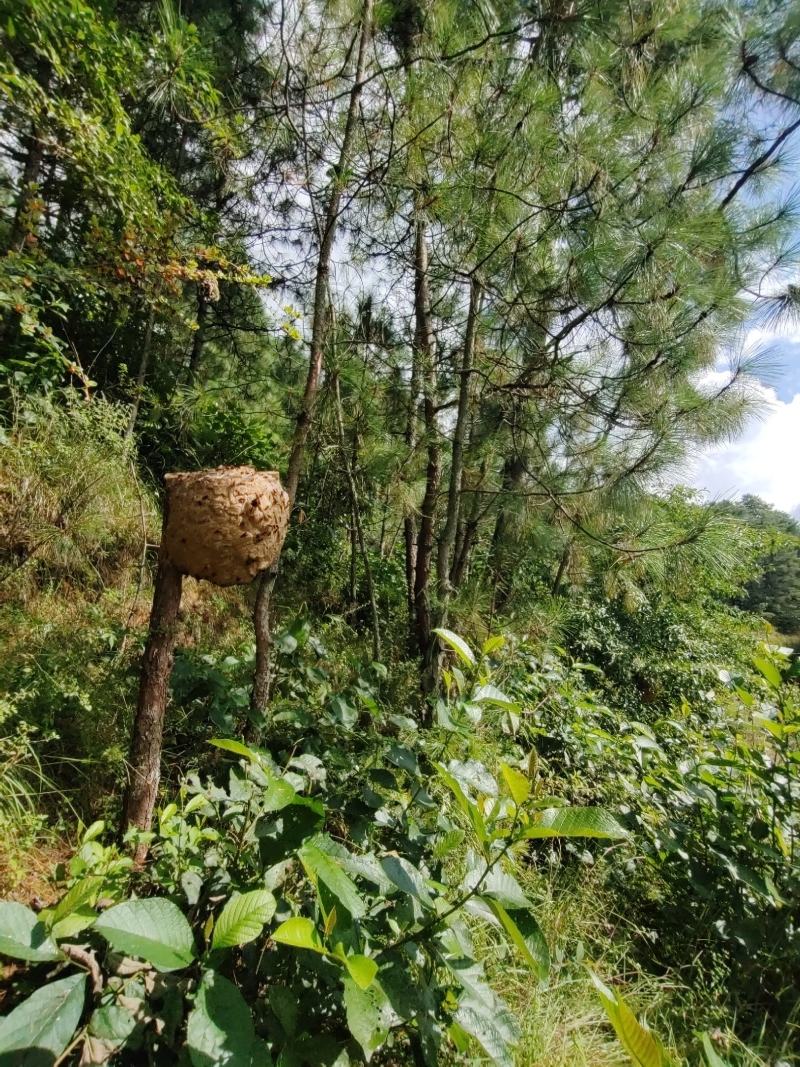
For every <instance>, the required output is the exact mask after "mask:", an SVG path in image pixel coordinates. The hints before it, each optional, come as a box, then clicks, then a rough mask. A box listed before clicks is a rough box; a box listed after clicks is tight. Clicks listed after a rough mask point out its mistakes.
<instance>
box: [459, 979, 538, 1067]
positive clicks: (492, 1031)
mask: <svg viewBox="0 0 800 1067" xmlns="http://www.w3.org/2000/svg"><path fill="white" fill-rule="evenodd" d="M446 962H447V965H448V967H449V968H450V970H451V972H452V973H453V974H454V975H455V977H456V979H457V980H458V981H459V982H460V984H461V985H462V986H463V988H464V992H463V993H462V995H461V997H460V998H459V1002H458V1010H457V1011H456V1014H455V1017H454V1021H455V1024H456V1026H457V1027H459V1029H460V1030H461V1031H463V1032H464V1033H466V1034H469V1035H470V1036H471V1037H473V1038H474V1039H475V1040H476V1041H477V1042H478V1043H479V1044H480V1045H481V1046H482V1047H483V1049H484V1050H485V1051H486V1053H487V1054H488V1056H489V1057H490V1059H491V1061H492V1063H493V1064H496V1065H497V1067H513V1064H514V1046H515V1044H516V1043H517V1042H518V1041H519V1037H520V1032H519V1024H518V1023H517V1020H516V1018H515V1016H514V1014H513V1013H512V1012H511V1011H510V1010H509V1008H508V1005H507V1004H506V1003H505V1002H504V1001H503V1000H502V999H501V998H500V997H498V996H497V994H496V993H495V992H494V990H493V989H492V988H491V987H490V986H489V984H488V982H487V981H486V976H485V974H484V971H483V967H482V966H481V965H480V964H476V963H475V962H474V961H473V960H466V959H457V960H447V961H446Z"/></svg>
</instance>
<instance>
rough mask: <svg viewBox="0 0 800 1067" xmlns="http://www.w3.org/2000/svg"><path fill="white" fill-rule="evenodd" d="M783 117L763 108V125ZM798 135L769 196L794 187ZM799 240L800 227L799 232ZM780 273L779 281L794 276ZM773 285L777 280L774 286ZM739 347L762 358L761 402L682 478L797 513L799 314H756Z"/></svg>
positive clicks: (799, 170) (716, 495) (711, 493)
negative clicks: (778, 318)
mask: <svg viewBox="0 0 800 1067" xmlns="http://www.w3.org/2000/svg"><path fill="white" fill-rule="evenodd" d="M781 119H785V115H783V116H781V115H780V113H777V112H776V113H774V114H772V115H770V114H769V112H768V111H767V110H766V109H765V110H762V111H761V113H760V120H759V121H760V122H761V121H763V123H764V132H765V133H766V127H767V126H772V128H773V129H774V126H775V125H776V124H778V123H780V121H781ZM799 162H800V140H799V139H798V137H797V136H795V138H794V143H791V142H790V143H789V146H788V151H787V152H786V153H785V154H784V156H783V159H782V161H781V169H780V172H779V175H778V178H777V180H776V181H775V183H774V184H773V185H772V187H771V189H770V190H769V193H768V195H767V197H766V198H767V199H770V200H772V199H777V198H781V199H782V198H787V197H789V196H790V195H791V194H792V192H793V191H795V192H796V191H797V190H798V180H799V179H800V166H799V165H798V164H799ZM797 238H798V242H800V231H798V233H797ZM798 280H800V279H798V278H797V277H796V276H795V277H786V276H784V277H783V278H782V279H780V280H779V281H780V283H782V285H783V286H785V284H786V282H787V281H794V282H797V281H798ZM776 287H777V286H776ZM743 352H744V353H745V355H747V354H748V353H753V352H758V354H759V361H760V362H761V363H763V367H764V369H763V371H761V372H760V381H759V384H758V387H757V389H758V392H759V393H760V394H761V399H762V401H763V403H762V404H761V410H760V412H759V414H758V415H755V416H753V417H752V418H750V419H748V421H747V423H746V424H745V426H744V427H743V430H742V433H741V434H740V435H739V437H737V438H736V439H735V440H733V441H729V442H725V443H723V444H721V445H718V446H715V447H714V448H710V449H707V450H706V451H704V452H703V453H701V455H700V456H698V457H697V459H696V460H695V461H694V463H693V464H692V465H691V467H690V469H688V470H687V471H686V480H688V481H689V483H690V484H691V485H694V486H696V487H697V488H698V489H702V490H704V491H705V492H706V493H707V494H708V497H709V499H712V500H719V499H721V498H723V497H728V498H731V497H738V496H741V495H742V493H754V494H756V495H757V496H760V497H762V498H763V499H764V500H766V501H768V503H770V504H772V505H773V506H774V507H777V508H780V509H781V510H782V511H788V512H789V513H791V514H793V515H795V516H796V517H797V518H800V318H795V319H794V320H791V319H787V320H786V321H783V322H777V323H775V322H770V323H769V324H765V323H763V322H759V321H758V319H754V320H753V322H752V324H751V328H750V330H749V331H748V333H747V335H746V337H745V338H744V342H743Z"/></svg>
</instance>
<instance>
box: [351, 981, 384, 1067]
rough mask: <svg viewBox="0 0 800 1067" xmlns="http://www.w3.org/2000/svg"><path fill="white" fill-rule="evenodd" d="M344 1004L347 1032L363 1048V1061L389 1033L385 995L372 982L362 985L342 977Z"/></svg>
mask: <svg viewBox="0 0 800 1067" xmlns="http://www.w3.org/2000/svg"><path fill="white" fill-rule="evenodd" d="M343 984H344V1007H345V1013H346V1015H347V1025H348V1027H349V1029H350V1033H351V1034H352V1035H353V1037H354V1038H355V1039H356V1041H357V1042H358V1043H359V1045H361V1048H362V1049H363V1050H364V1058H365V1059H366V1061H367V1063H369V1061H370V1060H371V1059H372V1054H373V1053H374V1052H375V1051H376V1049H379V1048H380V1047H381V1045H382V1044H383V1043H384V1041H385V1040H386V1038H387V1036H388V1034H389V1025H388V1019H387V1013H386V1012H385V1011H383V1010H382V1008H383V1007H384V1006H385V1000H386V995H385V993H384V992H383V990H382V989H380V987H378V986H375V985H373V986H372V988H370V989H364V988H362V986H361V985H360V984H359V983H357V982H354V981H353V980H352V979H351V978H349V977H347V978H345V979H344V982H343Z"/></svg>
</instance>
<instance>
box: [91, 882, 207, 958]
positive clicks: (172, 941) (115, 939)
mask: <svg viewBox="0 0 800 1067" xmlns="http://www.w3.org/2000/svg"><path fill="white" fill-rule="evenodd" d="M94 928H95V930H97V932H98V933H99V934H102V935H103V937H104V938H105V939H106V941H108V943H109V944H110V945H111V947H112V948H113V949H116V951H117V952H124V953H126V954H127V955H129V956H138V957H139V958H140V959H143V960H146V961H147V962H148V963H152V965H153V966H154V967H155V969H156V970H157V971H177V970H180V968H181V967H188V966H189V964H190V963H191V962H192V960H193V959H194V937H193V935H192V928H191V927H190V926H189V923H188V922H187V921H186V917H185V916H184V914H183V912H182V911H181V910H180V908H178V907H176V905H175V904H173V903H172V901H171V900H167V899H165V898H164V897H148V898H147V899H145V900H126V901H125V902H124V903H122V904H116V905H115V906H114V907H113V908H109V909H108V911H106V912H103V914H102V915H101V916H100V918H99V919H98V920H97V922H96V923H95V925H94Z"/></svg>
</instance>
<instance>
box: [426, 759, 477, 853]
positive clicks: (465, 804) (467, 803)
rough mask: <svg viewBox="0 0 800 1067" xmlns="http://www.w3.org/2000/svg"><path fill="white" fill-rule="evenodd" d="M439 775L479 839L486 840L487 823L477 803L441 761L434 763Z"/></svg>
mask: <svg viewBox="0 0 800 1067" xmlns="http://www.w3.org/2000/svg"><path fill="white" fill-rule="evenodd" d="M434 767H435V768H436V771H437V773H438V774H439V777H440V778H441V779H442V781H443V782H444V784H445V785H446V786H447V788H448V789H449V790H450V792H451V793H452V794H453V796H454V797H455V798H456V802H457V804H458V806H459V807H460V808H461V810H462V811H463V812H464V814H465V815H466V816H467V818H468V819H469V821H470V822H471V824H472V828H473V830H474V831H475V833H476V834H477V836H478V840H479V841H482V842H485V841H486V840H487V834H486V823H485V822H484V819H483V815H482V814H481V812H480V809H479V808H478V806H477V804H476V803H475V802H474V801H472V800H470V798H469V797H468V796H467V794H466V793H465V792H464V790H463V789H462V788H461V785H460V783H459V782H458V780H457V779H456V778H455V777H454V776H453V775H452V774H451V773H450V771H449V770H448V769H447V768H446V767H444V766H442V764H441V763H434Z"/></svg>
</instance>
